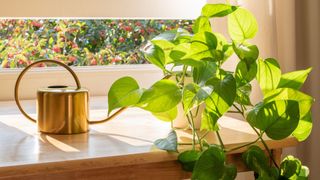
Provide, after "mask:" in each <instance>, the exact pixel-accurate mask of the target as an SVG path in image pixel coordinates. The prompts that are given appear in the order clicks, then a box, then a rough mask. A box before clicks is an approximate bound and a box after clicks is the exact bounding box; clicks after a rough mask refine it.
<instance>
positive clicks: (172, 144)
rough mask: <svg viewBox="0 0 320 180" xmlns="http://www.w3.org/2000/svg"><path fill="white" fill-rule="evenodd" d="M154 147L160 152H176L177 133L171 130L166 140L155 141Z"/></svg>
mask: <svg viewBox="0 0 320 180" xmlns="http://www.w3.org/2000/svg"><path fill="white" fill-rule="evenodd" d="M154 145H155V146H157V147H158V148H159V149H162V150H166V151H174V152H177V151H178V150H177V147H178V140H177V133H176V132H175V131H174V130H172V131H171V132H170V133H169V134H168V136H167V137H166V138H164V139H158V140H156V141H155V142H154Z"/></svg>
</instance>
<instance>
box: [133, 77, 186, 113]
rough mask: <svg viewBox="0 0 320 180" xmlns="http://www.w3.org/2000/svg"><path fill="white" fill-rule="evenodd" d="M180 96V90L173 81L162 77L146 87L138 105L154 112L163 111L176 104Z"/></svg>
mask: <svg viewBox="0 0 320 180" xmlns="http://www.w3.org/2000/svg"><path fill="white" fill-rule="evenodd" d="M181 98H182V95H181V91H180V89H179V87H178V86H177V85H176V83H175V82H174V81H171V80H168V79H164V80H160V81H158V82H156V83H155V84H153V85H152V86H151V87H150V88H149V89H147V90H146V91H145V92H144V93H143V94H142V97H141V99H140V101H139V104H138V106H139V107H141V108H143V109H145V110H148V111H151V112H154V113H158V112H165V111H169V110H171V109H172V108H173V107H175V106H177V104H178V103H179V102H180V100H181Z"/></svg>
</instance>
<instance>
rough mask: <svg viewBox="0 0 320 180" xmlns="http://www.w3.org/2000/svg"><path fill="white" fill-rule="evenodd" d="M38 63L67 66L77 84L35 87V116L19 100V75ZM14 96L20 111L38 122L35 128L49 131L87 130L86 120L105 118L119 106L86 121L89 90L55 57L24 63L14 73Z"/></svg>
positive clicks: (45, 131) (79, 131)
mask: <svg viewBox="0 0 320 180" xmlns="http://www.w3.org/2000/svg"><path fill="white" fill-rule="evenodd" d="M40 63H55V64H58V65H60V66H62V67H64V68H65V69H67V70H68V71H69V72H70V73H71V75H72V76H73V78H74V80H75V81H76V84H77V87H70V86H60V85H59V86H48V87H46V88H41V89H38V92H37V114H38V119H37V120H35V119H33V118H32V117H30V116H29V115H28V114H27V113H26V112H25V111H24V110H23V108H22V107H21V105H20V102H19V84H20V81H21V79H22V77H23V75H24V74H25V73H26V72H27V71H28V70H29V69H30V68H31V67H32V66H34V65H36V64H40ZM14 97H15V101H16V104H17V106H18V108H19V110H20V111H21V113H22V114H23V115H24V116H25V117H26V118H27V119H29V120H31V121H32V122H36V123H37V124H38V130H39V131H40V132H42V133H52V134H78V133H85V132H88V130H89V128H88V125H89V124H96V123H102V122H106V121H108V120H110V119H112V118H113V117H115V116H116V115H117V114H118V113H120V111H122V110H123V109H124V108H122V109H120V110H119V111H117V112H116V113H114V114H113V115H111V116H109V117H108V118H106V119H104V120H99V121H89V120H88V118H89V105H88V104H89V91H88V90H87V89H85V88H82V87H81V84H80V81H79V79H78V77H77V75H76V74H75V72H74V71H73V70H72V69H71V68H70V67H68V66H67V65H65V64H64V63H62V62H59V61H55V60H48V59H46V60H40V61H36V62H34V63H32V64H30V65H29V66H27V67H26V68H25V69H24V70H23V71H22V72H21V73H20V75H19V76H18V79H17V81H16V85H15V90H14Z"/></svg>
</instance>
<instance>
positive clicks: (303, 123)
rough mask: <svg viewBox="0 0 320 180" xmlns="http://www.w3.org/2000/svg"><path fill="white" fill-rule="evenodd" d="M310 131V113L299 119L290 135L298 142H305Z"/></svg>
mask: <svg viewBox="0 0 320 180" xmlns="http://www.w3.org/2000/svg"><path fill="white" fill-rule="evenodd" d="M311 131H312V115H311V111H309V113H308V114H307V115H305V116H304V117H303V118H300V120H299V124H298V126H297V128H296V129H295V130H294V131H293V133H292V135H293V136H294V137H295V138H297V140H298V141H304V140H306V139H307V138H308V137H309V135H310V134H311Z"/></svg>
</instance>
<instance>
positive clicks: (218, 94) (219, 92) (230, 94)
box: [201, 74, 236, 130]
mask: <svg viewBox="0 0 320 180" xmlns="http://www.w3.org/2000/svg"><path fill="white" fill-rule="evenodd" d="M206 85H207V86H212V87H213V89H214V91H213V92H212V94H211V95H210V97H209V98H207V99H206V101H205V103H206V110H207V111H209V112H210V113H209V115H210V118H206V120H210V121H202V123H201V129H209V130H210V129H212V127H215V124H209V123H216V121H217V120H218V119H216V118H220V117H221V116H222V115H223V114H224V113H226V112H227V111H228V109H229V108H230V106H232V104H233V102H234V100H235V97H236V81H235V79H234V77H233V76H232V75H231V74H227V75H225V77H224V78H223V79H222V80H220V79H218V78H212V79H209V80H208V82H207V83H206ZM207 115H208V114H207ZM203 120H204V119H203Z"/></svg>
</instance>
